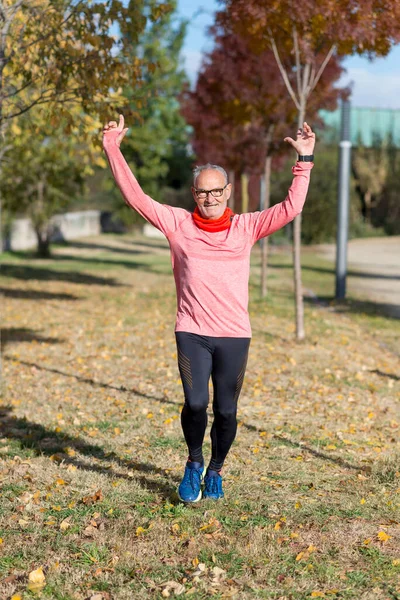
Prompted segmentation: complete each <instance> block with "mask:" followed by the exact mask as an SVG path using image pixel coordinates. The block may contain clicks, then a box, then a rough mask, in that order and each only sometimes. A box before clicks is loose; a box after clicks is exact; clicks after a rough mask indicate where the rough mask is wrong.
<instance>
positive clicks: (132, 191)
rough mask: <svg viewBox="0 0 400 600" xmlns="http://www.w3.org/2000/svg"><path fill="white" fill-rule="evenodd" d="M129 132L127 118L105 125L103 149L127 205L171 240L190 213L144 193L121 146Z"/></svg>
mask: <svg viewBox="0 0 400 600" xmlns="http://www.w3.org/2000/svg"><path fill="white" fill-rule="evenodd" d="M127 131H128V128H124V117H123V115H120V116H119V123H118V124H117V123H116V122H115V121H110V122H109V123H108V124H107V125H105V126H104V129H103V148H104V151H105V153H106V156H107V159H108V163H109V165H110V168H111V172H112V174H113V176H114V179H115V181H116V183H117V185H118V187H119V189H120V190H121V193H122V196H123V198H124V200H125V202H126V204H128V206H130V207H131V208H133V209H134V210H136V211H137V212H138V213H139V214H140V215H142V217H144V218H145V219H146V220H147V221H149V223H151V224H152V225H154V227H157V229H160V231H162V232H163V233H164V235H166V236H167V237H168V234H170V233H173V232H174V231H176V229H177V228H178V227H179V224H180V223H181V222H182V221H183V220H184V219H186V218H187V217H188V216H189V215H190V213H189V212H188V211H186V210H184V209H182V208H175V207H172V206H167V205H165V204H160V203H159V202H156V201H155V200H153V199H152V198H150V196H148V195H147V194H145V193H144V191H143V190H142V188H141V187H140V185H139V183H138V182H137V180H136V178H135V176H134V175H133V173H132V171H131V169H130V167H129V165H128V163H127V162H126V160H125V158H124V156H123V154H122V152H121V150H120V144H121V142H122V140H123V138H124V136H125V134H126V132H127Z"/></svg>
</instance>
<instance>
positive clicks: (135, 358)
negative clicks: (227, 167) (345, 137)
mask: <svg viewBox="0 0 400 600" xmlns="http://www.w3.org/2000/svg"><path fill="white" fill-rule="evenodd" d="M2 259H3V260H2V263H3V266H2V277H1V289H2V292H3V336H2V346H3V348H2V350H3V360H2V363H3V388H2V401H1V406H0V410H1V416H2V418H1V422H0V486H1V488H0V489H1V491H0V597H1V598H5V599H11V598H13V599H14V600H17V599H23V600H26V599H28V598H43V599H56V600H85V599H93V600H101V599H104V600H131V599H136V598H138V599H139V598H140V599H143V600H145V599H148V598H152V599H153V598H154V599H158V598H160V599H161V598H166V597H171V598H172V597H175V596H180V597H182V598H186V597H191V598H193V599H194V600H201V599H208V598H215V599H223V598H235V599H238V600H242V599H243V600H245V599H250V598H251V599H253V598H254V599H255V598H266V599H275V600H305V599H308V598H329V599H350V598H351V599H356V600H360V599H361V600H396V599H397V600H399V598H400V436H399V433H400V408H399V407H400V369H399V356H400V342H399V340H400V327H399V321H398V320H395V319H390V318H385V317H383V316H382V315H380V314H379V313H378V312H377V311H376V310H375V308H376V307H375V306H374V304H373V303H371V302H368V301H367V300H364V301H360V299H356V298H353V299H350V301H348V302H346V303H345V304H342V305H338V306H336V305H335V303H334V302H331V301H330V298H331V297H332V293H333V286H334V276H333V273H332V268H331V266H330V265H329V264H328V263H326V262H324V261H322V260H321V259H319V258H317V257H316V255H315V253H313V252H312V251H307V250H305V251H304V253H303V264H304V270H303V283H304V287H305V290H306V309H305V310H306V333H307V338H306V340H305V341H304V342H302V343H296V341H295V339H294V316H293V315H294V307H293V299H292V271H291V268H290V264H291V257H290V253H289V252H288V251H287V250H285V249H278V250H274V251H273V253H272V254H271V256H270V265H271V267H270V271H269V295H268V298H267V300H265V301H264V300H263V301H261V300H260V298H259V292H258V278H259V270H260V267H259V250H258V248H257V249H255V250H254V252H253V264H252V274H251V283H250V295H251V302H250V313H251V322H252V327H253V339H252V343H251V349H250V357H249V362H248V370H247V375H246V378H245V383H244V386H243V390H242V394H241V397H240V400H239V413H238V418H239V428H238V435H237V438H236V440H235V442H234V444H233V446H232V449H231V452H230V454H229V456H228V459H227V461H226V465H225V467H224V470H223V475H224V490H225V499H224V500H222V501H219V502H217V503H215V502H213V501H210V500H207V501H206V500H203V501H201V502H199V503H198V504H196V505H192V506H185V505H183V504H181V503H180V502H179V501H178V500H177V496H176V487H177V485H178V484H179V481H180V479H181V476H182V473H183V467H184V464H185V460H186V456H187V453H186V447H185V445H184V442H183V435H182V432H181V426H180V410H181V406H182V398H183V397H182V389H181V383H180V379H179V373H178V368H177V362H176V348H175V339H174V334H173V331H174V320H175V310H176V301H175V288H174V282H173V278H172V275H171V266H170V260H169V254H168V246H167V244H166V242H165V241H164V240H149V239H145V238H143V237H140V236H137V237H132V236H121V237H118V236H112V235H110V236H99V237H96V238H90V239H89V238H88V239H86V240H81V241H79V242H76V243H71V244H69V245H66V246H57V247H56V248H55V249H54V259H50V260H38V259H35V258H33V257H30V256H29V255H28V254H24V253H20V254H4V255H3V257H2ZM211 421H212V412H211V410H210V419H209V427H210V424H211ZM209 454H210V439H209V428H208V430H207V434H206V443H205V458H206V461H207V460H208V458H209Z"/></svg>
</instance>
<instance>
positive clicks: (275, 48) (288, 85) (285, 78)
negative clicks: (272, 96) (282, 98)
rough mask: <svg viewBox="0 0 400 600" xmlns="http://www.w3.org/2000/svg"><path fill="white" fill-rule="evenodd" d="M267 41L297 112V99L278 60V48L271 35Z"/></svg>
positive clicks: (298, 106) (298, 105)
mask: <svg viewBox="0 0 400 600" xmlns="http://www.w3.org/2000/svg"><path fill="white" fill-rule="evenodd" d="M269 40H270V44H271V47H272V51H273V53H274V56H275V60H276V62H277V65H278V67H279V70H280V72H281V75H282V78H283V81H284V82H285V85H286V87H287V90H288V92H289V94H290V96H291V98H292V100H293V102H294V104H295V106H296V108H297V109H298V110H300V104H299V101H298V99H297V97H296V94H295V92H294V90H293V88H292V86H291V84H290V81H289V77H288V74H287V72H286V69H285V67H284V66H283V64H282V61H281V58H280V56H279V52H278V48H277V47H276V43H275V40H274V38H273V37H272V35H271V34H270V35H269Z"/></svg>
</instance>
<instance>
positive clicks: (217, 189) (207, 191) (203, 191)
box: [193, 183, 229, 199]
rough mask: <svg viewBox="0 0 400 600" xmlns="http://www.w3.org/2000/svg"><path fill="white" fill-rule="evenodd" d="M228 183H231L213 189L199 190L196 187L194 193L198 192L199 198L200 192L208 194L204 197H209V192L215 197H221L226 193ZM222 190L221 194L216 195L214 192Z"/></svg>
mask: <svg viewBox="0 0 400 600" xmlns="http://www.w3.org/2000/svg"><path fill="white" fill-rule="evenodd" d="M228 185H229V183H226V184H225V185H224V187H223V188H214V189H212V190H202V189H200V190H198V189H197V188H195V187H194V188H193V190H194V193H195V194H196V198H198V197H199V194H201V193H202V194H206V195H205V197H204V199H207V198H208V194H211V196H212V197H213V198H221V196H222V194H223V193H224V190H225V188H226V187H227V186H228ZM220 190H221V194H220V195H219V196H214V194H213V192H219V191H220ZM202 199H203V198H202Z"/></svg>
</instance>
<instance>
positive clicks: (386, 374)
mask: <svg viewBox="0 0 400 600" xmlns="http://www.w3.org/2000/svg"><path fill="white" fill-rule="evenodd" d="M370 373H375V375H380V376H381V377H388V378H389V379H393V380H394V381H400V376H399V375H394V374H393V373H385V372H384V371H380V370H379V369H373V370H371V371H370Z"/></svg>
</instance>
